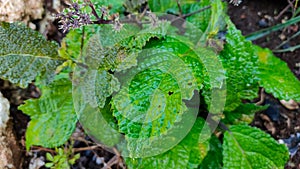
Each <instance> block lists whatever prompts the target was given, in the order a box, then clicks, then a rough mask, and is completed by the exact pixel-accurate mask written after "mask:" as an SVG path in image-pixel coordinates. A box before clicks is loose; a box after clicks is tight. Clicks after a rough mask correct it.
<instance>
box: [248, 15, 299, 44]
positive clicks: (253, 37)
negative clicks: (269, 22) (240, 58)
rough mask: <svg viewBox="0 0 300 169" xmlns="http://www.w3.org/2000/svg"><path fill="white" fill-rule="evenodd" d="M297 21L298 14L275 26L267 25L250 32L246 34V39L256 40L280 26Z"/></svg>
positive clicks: (283, 26)
mask: <svg viewBox="0 0 300 169" xmlns="http://www.w3.org/2000/svg"><path fill="white" fill-rule="evenodd" d="M298 22H300V16H297V17H294V18H292V19H290V20H288V21H286V22H285V23H282V24H278V25H275V26H272V27H269V28H266V29H262V30H259V31H257V32H253V33H250V34H249V35H246V39H247V40H250V41H253V40H257V39H259V38H262V37H264V36H266V35H268V34H270V33H272V32H275V31H278V30H280V29H282V28H285V27H287V26H289V25H292V24H295V23H298Z"/></svg>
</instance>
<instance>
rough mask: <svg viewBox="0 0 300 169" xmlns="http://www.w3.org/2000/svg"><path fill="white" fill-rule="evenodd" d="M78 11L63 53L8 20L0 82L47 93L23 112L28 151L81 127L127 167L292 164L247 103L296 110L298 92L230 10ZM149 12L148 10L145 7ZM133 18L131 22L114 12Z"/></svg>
mask: <svg viewBox="0 0 300 169" xmlns="http://www.w3.org/2000/svg"><path fill="white" fill-rule="evenodd" d="M80 2H81V3H80V4H79V5H78V4H76V3H75V4H73V5H72V8H73V10H75V13H72V10H70V9H69V10H68V11H67V14H66V13H63V14H60V15H59V16H60V17H61V18H62V19H63V20H62V22H63V23H62V24H63V26H62V28H63V29H64V30H66V31H67V30H69V29H71V28H76V29H71V30H70V31H69V32H68V34H67V36H66V37H65V38H64V40H63V42H62V43H61V47H60V49H59V50H57V45H54V43H50V42H47V41H46V40H44V39H43V38H42V37H41V36H40V35H39V34H38V33H36V32H34V31H32V30H30V29H28V28H25V27H24V26H22V25H21V24H17V23H13V24H9V23H1V27H0V38H1V41H0V49H1V50H0V63H1V66H0V77H1V78H3V79H8V80H10V81H11V82H13V83H16V84H19V85H20V86H22V87H25V86H26V84H27V83H29V82H32V81H33V80H35V81H36V83H37V84H38V85H39V87H40V88H41V92H42V97H41V98H39V99H31V100H28V101H26V102H25V104H24V105H22V106H20V107H19V109H20V110H22V111H23V112H24V113H25V114H27V115H29V116H30V117H31V122H30V124H29V126H28V129H27V132H26V147H27V149H29V148H30V146H32V145H40V146H45V147H50V148H54V147H58V146H60V145H62V144H64V142H66V141H67V140H68V138H69V137H70V135H71V133H72V132H73V130H74V128H75V126H76V123H77V121H78V120H79V122H80V123H81V124H82V125H83V127H84V128H85V130H86V132H87V133H88V134H90V135H91V136H93V138H95V139H96V140H97V141H99V142H101V143H102V144H105V145H106V146H108V147H116V148H117V149H118V150H119V151H120V152H121V154H122V155H123V156H124V159H125V162H126V164H127V165H128V167H129V168H221V167H222V168H230V169H231V168H283V167H284V165H285V162H286V161H287V159H288V151H287V148H286V146H285V145H281V144H278V143H277V142H276V141H275V140H274V139H273V138H271V137H270V136H269V135H268V134H266V133H264V132H263V131H261V130H259V129H257V128H255V127H250V126H248V123H249V122H251V120H252V119H253V115H254V113H255V112H257V111H260V110H263V109H265V108H266V107H265V106H257V105H254V104H252V103H244V102H243V100H245V99H248V100H251V99H254V98H256V97H257V93H258V89H259V87H263V88H265V90H266V91H267V92H270V93H272V94H273V95H274V96H275V97H277V98H278V99H285V100H289V99H294V100H296V101H299V100H300V93H299V91H300V83H299V81H298V80H297V79H296V77H295V76H294V75H293V74H292V73H291V72H290V70H289V68H288V67H287V65H286V64H285V63H284V62H282V61H281V60H279V59H278V58H276V57H275V56H274V55H273V54H272V52H271V51H270V50H268V49H262V48H260V47H258V46H255V45H253V44H252V43H251V42H250V41H248V40H246V39H245V37H244V36H243V35H242V34H241V32H240V31H239V30H237V29H236V27H235V26H234V24H233V23H232V22H231V21H230V19H229V17H228V16H227V15H226V4H225V3H224V2H222V1H221V0H203V1H200V2H198V1H193V0H191V1H185V2H181V1H168V0H160V1H157V0H148V1H144V0H142V1H135V0H130V1H129V0H128V1H125V2H123V1H113V3H112V2H111V3H112V4H110V3H109V2H108V1H96V0H93V1H92V2H91V1H85V2H87V3H86V4H85V3H83V2H82V1H80ZM96 2H98V3H97V4H96V5H95V6H94V5H93V4H94V3H96ZM235 2H236V1H235ZM147 3H148V5H149V8H150V10H148V13H147V12H146V13H145V11H146V10H147V8H145V10H139V9H140V8H144V7H145V5H146V4H147ZM157 3H158V4H160V5H159V6H157V5H156V4H157ZM122 4H124V6H122ZM80 5H82V8H80ZM104 6H108V7H104ZM109 8H111V10H110V11H108V9H109ZM123 8H125V10H122V9H123ZM97 10H100V12H101V16H98V14H97ZM79 11H80V12H79ZM125 11H126V12H127V13H128V12H130V13H131V15H130V17H127V18H126V17H125V19H122V18H119V17H117V15H116V14H115V13H114V12H123V13H121V15H122V14H125ZM151 11H152V12H151ZM89 12H90V13H91V14H90V13H89ZM153 12H157V13H156V14H154V13H153ZM166 13H171V14H172V15H166ZM121 15H120V16H121ZM87 16H88V17H87ZM84 18H85V19H86V20H84V21H83V19H84ZM187 21H188V22H187ZM224 32H226V33H225V34H226V35H225V37H220V36H221V35H222V33H224ZM20 38H21V40H22V41H20ZM224 38H225V41H224ZM32 49H34V50H32ZM28 60H29V61H28ZM274 69H278V70H281V71H276V72H274V71H273V70H274ZM70 77H72V78H70ZM200 98H204V100H200ZM225 98H226V99H225ZM199 107H200V108H199ZM222 112H224V113H222ZM207 114H208V116H207ZM205 118H207V120H206V121H205ZM218 124H220V125H218ZM213 126H215V128H214V127H213ZM214 130H217V131H218V132H222V133H223V136H224V137H222V138H218V137H217V136H216V135H215V134H214ZM45 133H46V134H45ZM57 151H58V155H57V156H54V157H53V156H52V155H50V154H48V155H47V158H48V160H50V161H51V163H48V167H51V166H54V165H58V163H59V162H60V160H59V159H64V160H62V161H64V162H62V163H63V164H64V165H66V164H65V163H66V161H68V160H65V159H66V158H67V157H69V155H67V156H66V155H64V154H63V153H62V150H60V149H58V150H57ZM76 158H77V157H76ZM76 158H75V157H74V158H72V159H76ZM73 161H74V160H73ZM73 161H72V162H73ZM69 164H71V163H69ZM50 165H51V166H50Z"/></svg>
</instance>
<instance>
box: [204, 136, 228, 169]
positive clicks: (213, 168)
mask: <svg viewBox="0 0 300 169" xmlns="http://www.w3.org/2000/svg"><path fill="white" fill-rule="evenodd" d="M222 159H223V156H222V144H221V143H220V141H219V139H218V138H217V137H216V136H214V135H213V136H212V137H211V138H210V141H209V151H208V153H207V155H206V156H205V158H204V159H203V161H202V162H201V164H200V166H199V169H218V168H219V169H220V168H222Z"/></svg>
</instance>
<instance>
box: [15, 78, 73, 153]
mask: <svg viewBox="0 0 300 169" xmlns="http://www.w3.org/2000/svg"><path fill="white" fill-rule="evenodd" d="M41 92H42V96H41V98H39V99H30V100H27V101H25V104H24V105H21V106H19V109H20V110H22V111H23V112H24V113H25V114H27V115H29V116H30V118H31V121H30V123H29V126H28V128H27V131H26V148H27V149H29V148H30V146H31V145H40V146H44V147H49V148H52V147H57V146H60V145H62V144H64V143H65V142H66V141H67V140H68V139H69V137H70V136H71V134H72V133H73V130H74V129H75V127H76V122H77V116H76V113H75V111H74V108H73V100H72V84H71V82H70V80H68V79H59V80H56V81H54V82H53V83H52V84H51V85H49V86H46V87H43V88H42V89H41Z"/></svg>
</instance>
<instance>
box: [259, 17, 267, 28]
mask: <svg viewBox="0 0 300 169" xmlns="http://www.w3.org/2000/svg"><path fill="white" fill-rule="evenodd" d="M258 25H259V27H261V28H266V27H268V26H269V24H268V23H267V21H266V19H264V18H263V19H261V20H259V21H258Z"/></svg>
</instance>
